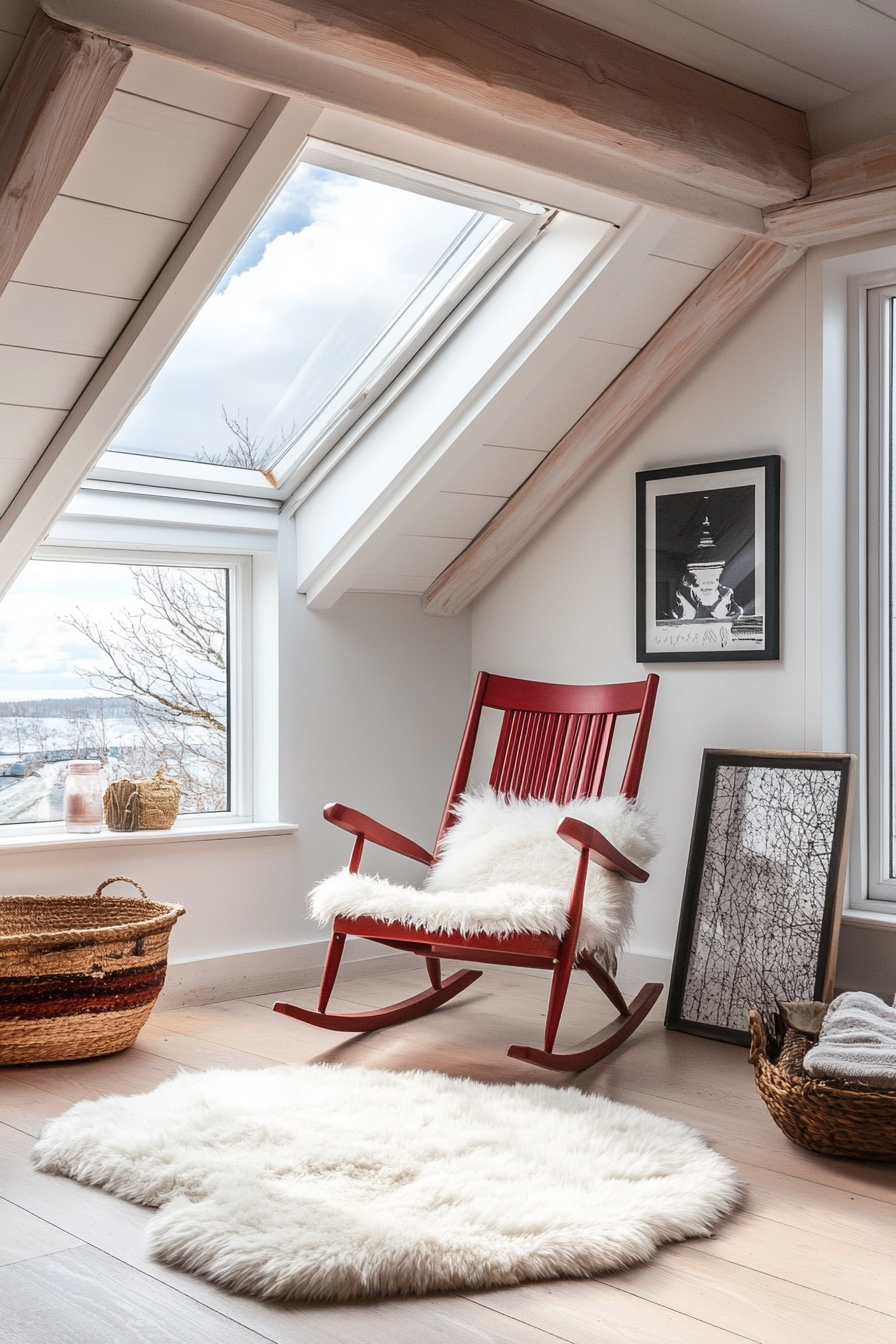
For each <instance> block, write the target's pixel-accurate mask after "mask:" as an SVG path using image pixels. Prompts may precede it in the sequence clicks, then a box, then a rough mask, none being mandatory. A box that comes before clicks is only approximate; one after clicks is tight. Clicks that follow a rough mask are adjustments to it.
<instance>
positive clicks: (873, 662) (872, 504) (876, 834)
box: [859, 284, 896, 914]
mask: <svg viewBox="0 0 896 1344" xmlns="http://www.w3.org/2000/svg"><path fill="white" fill-rule="evenodd" d="M864 297H865V303H864V324H863V325H864V328H865V331H864V343H863V344H864V361H863V362H864V369H863V379H862V381H863V385H864V402H865V405H864V414H863V416H862V419H863V420H864V429H865V433H864V439H865V442H864V452H862V453H861V454H860V458H861V469H862V479H861V481H860V488H859V496H860V507H861V514H862V516H861V518H860V523H859V530H860V533H862V534H864V536H863V537H860V547H861V550H862V552H863V559H864V564H863V566H862V568H863V570H864V587H865V592H864V603H863V604H862V607H863V615H864V631H863V638H862V641H861V644H862V652H863V654H864V663H865V668H864V677H863V681H864V684H865V697H864V699H865V708H864V714H863V715H862V717H863V719H864V723H863V724H862V730H863V731H862V746H863V749H864V752H863V754H864V757H865V770H864V776H865V789H864V794H865V806H864V807H863V808H861V809H860V811H861V812H863V813H864V816H863V817H862V818H861V840H860V845H861V857H862V869H863V876H864V880H863V882H862V884H861V886H862V895H863V897H864V900H863V901H862V904H863V905H865V906H866V908H870V907H871V904H872V903H874V904H875V905H877V903H881V905H882V906H883V908H884V909H888V910H889V912H890V913H894V914H896V909H894V904H893V903H894V902H896V876H891V875H890V874H891V873H893V872H894V869H896V845H894V839H893V826H892V817H893V804H894V797H896V779H894V773H896V772H894V768H893V764H892V762H893V749H892V741H893V734H894V732H896V716H894V689H896V688H894V685H893V676H894V672H896V660H894V648H893V632H892V616H891V615H890V613H892V609H893V600H894V591H893V564H894V561H896V532H894V526H896V515H894V509H893V486H894V482H896V453H894V447H896V445H894V440H893V433H894V424H893V392H894V385H893V373H894V370H893V358H894V354H896V350H894V321H896V284H887V285H875V286H873V287H871V286H869V287H868V288H867V289H866V291H865V295H864ZM863 542H864V544H862V543H863Z"/></svg>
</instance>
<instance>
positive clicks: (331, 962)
mask: <svg viewBox="0 0 896 1344" xmlns="http://www.w3.org/2000/svg"><path fill="white" fill-rule="evenodd" d="M344 947H345V934H344V933H334V934H333V936H332V938H331V939H330V946H329V948H328V949H327V960H326V963H325V965H324V974H323V979H322V980H321V982H320V995H319V997H318V1000H317V1011H318V1012H319V1013H323V1012H326V1009H327V1004H328V1003H329V1002H330V995H331V994H332V993H333V986H334V984H335V983H336V975H337V972H338V970H339V963H340V961H341V960H342V952H343V949H344Z"/></svg>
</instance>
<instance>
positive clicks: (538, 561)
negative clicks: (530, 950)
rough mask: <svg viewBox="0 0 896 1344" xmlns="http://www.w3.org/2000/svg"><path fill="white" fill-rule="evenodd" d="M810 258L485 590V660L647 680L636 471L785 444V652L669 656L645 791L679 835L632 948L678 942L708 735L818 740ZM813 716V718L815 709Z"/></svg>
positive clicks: (654, 880) (521, 669) (478, 645)
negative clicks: (810, 671)
mask: <svg viewBox="0 0 896 1344" xmlns="http://www.w3.org/2000/svg"><path fill="white" fill-rule="evenodd" d="M805 285H806V279H805V268H804V265H803V264H801V265H800V266H798V267H797V268H796V270H795V271H794V272H793V273H792V274H791V275H790V277H789V278H788V279H787V280H786V281H785V282H784V283H783V284H782V286H781V287H780V288H779V289H778V290H777V291H775V293H774V294H772V295H771V296H770V297H769V298H768V299H767V300H766V301H765V302H764V303H763V305H762V306H761V308H760V309H759V310H758V311H757V312H756V313H755V314H753V316H752V317H751V318H749V319H748V320H747V321H746V323H745V324H744V325H743V326H742V327H741V328H740V329H739V330H738V331H737V332H736V333H735V335H734V336H733V337H732V338H731V339H730V340H729V341H728V342H727V343H726V344H725V345H724V346H723V347H722V348H721V349H720V350H719V351H718V353H717V354H716V355H715V357H714V358H713V359H711V360H710V361H708V362H707V363H706V365H705V366H704V367H703V368H702V369H701V371H700V372H699V373H698V374H697V375H696V376H695V377H694V378H693V379H692V380H691V381H690V382H689V383H688V384H687V386H686V387H685V388H684V389H683V390H681V391H680V392H679V393H678V394H677V395H676V396H674V397H673V398H672V399H671V400H670V401H669V402H668V403H667V404H666V406H665V407H664V409H663V410H662V411H660V412H659V413H658V414H657V415H656V416H655V417H654V418H653V419H652V420H651V421H650V423H649V424H648V425H647V426H646V428H645V429H643V430H642V431H641V432H640V433H639V434H638V435H637V436H636V438H635V439H633V440H632V441H631V442H630V443H629V444H628V445H627V447H626V448H625V449H624V450H623V451H622V452H621V453H620V454H619V455H618V456H617V457H616V458H615V459H614V460H613V461H612V462H610V463H609V464H608V465H607V466H606V467H605V468H604V469H603V470H602V471H601V473H600V474H599V475H598V476H597V477H596V478H594V479H593V480H591V481H590V482H589V483H588V484H587V485H586V486H585V487H584V488H583V490H582V492H581V494H580V495H579V496H578V498H577V499H576V500H575V501H574V502H573V503H572V504H571V505H569V507H567V508H566V509H565V510H564V511H563V513H562V514H561V515H560V516H559V517H557V518H555V519H554V520H553V522H552V523H551V524H550V525H549V526H548V527H547V528H546V529H545V530H544V532H542V533H541V535H540V536H539V537H538V538H537V539H536V540H535V541H534V542H533V543H532V545H530V546H529V548H528V549H527V550H526V551H525V552H524V554H523V555H522V556H521V557H520V558H519V559H518V560H517V561H516V562H515V563H514V564H513V565H512V566H511V567H510V568H509V569H508V570H507V571H506V572H505V573H504V574H503V575H502V576H501V578H499V579H498V580H497V582H496V583H495V584H493V585H492V586H491V587H490V588H489V590H488V591H487V592H486V593H485V594H484V595H483V596H482V597H481V598H480V600H479V601H478V603H477V604H476V607H475V610H474V615H473V663H474V668H485V669H487V670H488V671H493V672H503V673H507V674H513V675H517V676H532V677H544V678H547V679H550V680H557V681H571V682H576V681H581V682H602V681H621V680H635V679H638V678H639V677H641V676H642V675H643V673H644V668H642V666H641V665H640V664H638V663H637V662H636V661H635V619H634V611H635V581H634V561H635V482H634V473H635V472H636V471H639V470H642V469H649V468H653V467H665V466H673V465H677V464H685V463H690V462H701V461H714V460H717V459H725V458H735V457H745V456H753V455H756V454H760V453H772V452H777V453H780V454H781V456H782V458H783V473H782V477H783V486H782V569H783V583H782V622H783V626H782V657H781V660H780V662H769V663H754V664H749V663H747V664H739V665H738V664H728V665H724V664H714V663H706V664H696V663H694V664H688V663H682V664H672V663H669V664H662V665H656V666H654V667H652V668H651V669H650V670H653V671H657V672H659V674H660V678H661V681H660V689H659V697H658V700H657V709H656V716H655V719H654V728H653V732H652V738H651V742H650V746H649V749H648V754H647V765H646V770H645V774H644V781H643V785H642V791H641V797H642V799H643V801H644V802H645V803H646V804H647V805H648V807H650V808H652V809H653V810H654V811H655V812H656V813H657V816H658V818H659V825H660V828H661V830H662V832H663V833H664V834H665V837H666V842H665V847H664V849H663V851H662V854H661V855H660V857H659V858H658V859H657V860H656V862H655V864H654V866H653V872H652V876H651V880H650V882H649V883H648V885H647V886H646V887H645V888H643V889H642V891H641V892H639V896H638V920H637V929H636V932H635V935H634V937H633V940H632V944H631V946H632V950H633V951H634V952H637V953H641V954H646V955H653V956H657V955H658V956H670V955H671V953H672V949H673V946H674V941H675V932H676V928H677V921H678V910H679V903H680V899H681V892H682V885H683V879H684V871H685V865H686V860H687V851H688V844H689V841H690V831H691V823H692V820H693V810H694V800H695V796H696V789H697V780H698V776H699V769H700V759H701V753H702V751H703V748H704V747H732V748H734V747H741V748H751V747H752V748H757V749H758V748H790V749H814V748H816V747H817V746H819V745H820V744H819V743H817V742H816V741H814V740H812V734H813V733H814V731H815V729H814V717H812V716H810V715H809V711H808V710H807V676H806V671H807V665H806V638H805V631H806V583H807V562H806V539H807V537H806V504H805V501H806V484H807V472H808V473H809V474H811V473H812V472H814V471H815V470H816V467H815V457H816V449H815V446H814V445H812V446H810V447H808V448H807V435H806V393H805V385H806V338H805V330H806V327H805V313H806V296H805ZM807 718H808V719H809V721H808V722H807Z"/></svg>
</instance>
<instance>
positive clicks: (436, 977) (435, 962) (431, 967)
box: [426, 957, 442, 989]
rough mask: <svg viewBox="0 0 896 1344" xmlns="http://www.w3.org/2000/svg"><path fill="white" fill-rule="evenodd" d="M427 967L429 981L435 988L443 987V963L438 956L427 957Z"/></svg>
mask: <svg viewBox="0 0 896 1344" xmlns="http://www.w3.org/2000/svg"><path fill="white" fill-rule="evenodd" d="M426 969H427V971H428V972H429V983H430V984H431V985H432V987H433V989H441V988H442V963H441V962H440V961H439V959H438V957H427V958H426Z"/></svg>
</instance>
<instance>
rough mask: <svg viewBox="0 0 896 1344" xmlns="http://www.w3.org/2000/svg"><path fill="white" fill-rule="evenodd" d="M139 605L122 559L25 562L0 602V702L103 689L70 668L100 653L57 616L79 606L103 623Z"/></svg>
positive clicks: (87, 664)
mask: <svg viewBox="0 0 896 1344" xmlns="http://www.w3.org/2000/svg"><path fill="white" fill-rule="evenodd" d="M140 606H141V603H140V602H139V600H138V599H137V598H136V597H135V596H134V586H133V579H132V577H131V571H130V568H129V567H128V565H124V564H114V563H113V564H110V563H106V562H105V561H103V562H99V561H94V562H91V561H83V562H79V561H57V560H32V561H30V563H29V564H28V565H26V567H25V569H24V570H23V571H22V573H21V574H20V575H19V577H18V579H17V580H16V582H15V583H14V584H13V586H12V588H10V590H9V592H8V593H7V594H6V596H5V597H4V598H3V601H2V602H0V700H23V699H41V698H44V697H54V696H74V695H84V694H85V693H86V694H90V695H96V694H104V692H101V691H100V692H97V691H95V690H92V689H91V687H90V684H89V682H87V681H86V680H84V679H83V678H82V677H80V676H78V674H77V672H76V668H91V667H97V666H99V665H100V663H101V655H100V654H99V653H98V651H97V649H96V648H95V646H94V645H93V644H91V642H90V640H88V639H85V637H84V636H83V635H81V634H79V633H78V631H77V630H72V628H71V627H70V626H68V625H66V623H65V620H64V617H65V616H66V614H68V613H74V612H76V611H81V612H83V613H84V615H85V616H88V617H89V618H90V620H91V621H93V622H95V623H96V624H98V625H100V626H103V625H108V624H110V623H111V621H112V620H113V618H114V617H115V616H116V615H117V614H119V613H121V612H122V611H124V610H125V609H126V608H130V609H131V610H139V609H140Z"/></svg>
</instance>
